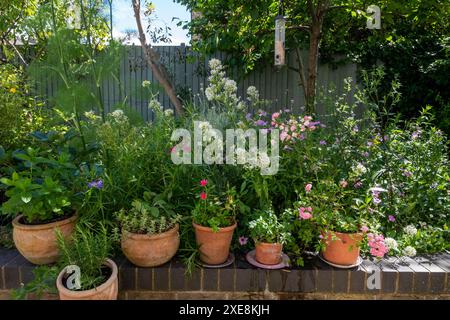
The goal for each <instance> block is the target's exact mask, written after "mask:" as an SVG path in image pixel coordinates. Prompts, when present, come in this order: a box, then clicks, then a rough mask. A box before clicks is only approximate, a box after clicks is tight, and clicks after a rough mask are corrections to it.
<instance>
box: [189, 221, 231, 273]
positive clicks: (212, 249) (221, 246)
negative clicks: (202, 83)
mask: <svg viewBox="0 0 450 320" xmlns="http://www.w3.org/2000/svg"><path fill="white" fill-rule="evenodd" d="M192 225H193V226H194V229H195V238H196V240H197V245H198V246H199V251H200V260H202V261H203V262H204V263H206V264H222V263H224V262H225V261H227V258H228V255H229V254H230V245H231V240H232V239H233V232H234V229H236V226H237V223H236V222H235V223H234V224H233V225H232V226H229V227H225V228H219V231H217V232H214V231H213V229H212V228H209V227H204V226H201V225H198V224H196V223H194V222H193V223H192Z"/></svg>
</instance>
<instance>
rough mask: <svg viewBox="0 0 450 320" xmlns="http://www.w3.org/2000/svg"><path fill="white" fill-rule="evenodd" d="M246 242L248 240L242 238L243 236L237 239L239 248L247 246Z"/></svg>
mask: <svg viewBox="0 0 450 320" xmlns="http://www.w3.org/2000/svg"><path fill="white" fill-rule="evenodd" d="M247 242H248V238H247V237H244V236H240V237H239V244H240V245H241V246H245V245H246V244H247Z"/></svg>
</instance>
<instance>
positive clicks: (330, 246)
mask: <svg viewBox="0 0 450 320" xmlns="http://www.w3.org/2000/svg"><path fill="white" fill-rule="evenodd" d="M322 236H323V237H324V240H325V249H324V250H323V251H322V254H323V257H324V258H325V260H327V261H329V262H331V263H334V264H338V265H343V266H350V265H354V264H356V262H357V261H358V257H359V243H360V242H361V240H362V238H363V235H362V234H361V233H341V232H334V231H327V232H326V233H323V234H322Z"/></svg>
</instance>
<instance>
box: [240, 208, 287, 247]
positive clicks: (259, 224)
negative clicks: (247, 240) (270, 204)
mask: <svg viewBox="0 0 450 320" xmlns="http://www.w3.org/2000/svg"><path fill="white" fill-rule="evenodd" d="M255 217H257V218H255V219H254V220H252V221H250V222H249V224H248V228H249V230H250V236H251V237H252V239H253V240H254V241H255V243H258V242H265V243H281V244H285V243H286V242H287V241H288V238H289V236H290V234H289V232H288V224H287V221H283V220H282V219H279V218H278V217H277V216H276V215H275V214H274V213H273V212H272V211H271V210H266V211H256V212H255Z"/></svg>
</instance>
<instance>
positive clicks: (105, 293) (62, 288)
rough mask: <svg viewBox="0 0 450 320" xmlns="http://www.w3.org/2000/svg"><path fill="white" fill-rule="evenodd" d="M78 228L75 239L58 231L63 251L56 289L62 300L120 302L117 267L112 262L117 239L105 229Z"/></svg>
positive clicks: (59, 242)
mask: <svg viewBox="0 0 450 320" xmlns="http://www.w3.org/2000/svg"><path fill="white" fill-rule="evenodd" d="M90 228H91V227H85V228H82V227H81V226H77V227H76V231H75V233H74V235H73V237H72V239H70V240H67V239H65V238H64V236H63V235H62V234H61V232H59V231H57V240H58V246H59V248H60V250H61V253H62V254H61V260H60V262H59V263H60V264H61V265H64V266H65V267H64V268H63V269H62V270H61V272H60V273H59V274H58V277H57V279H56V287H57V290H58V293H59V298H60V300H116V299H117V293H118V287H119V286H118V278H117V274H118V272H117V265H116V263H115V262H114V261H112V260H111V259H110V256H111V252H112V242H113V237H111V236H110V235H109V234H108V231H107V229H106V228H105V227H104V226H100V230H98V231H93V230H90Z"/></svg>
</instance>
